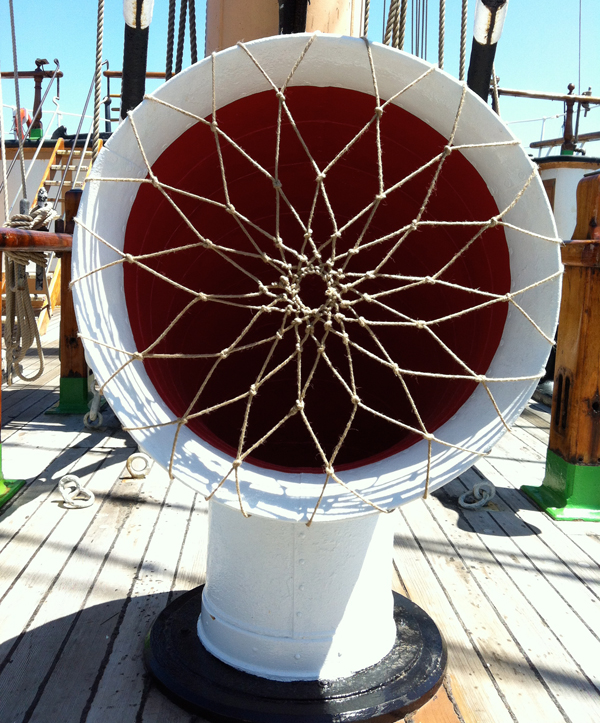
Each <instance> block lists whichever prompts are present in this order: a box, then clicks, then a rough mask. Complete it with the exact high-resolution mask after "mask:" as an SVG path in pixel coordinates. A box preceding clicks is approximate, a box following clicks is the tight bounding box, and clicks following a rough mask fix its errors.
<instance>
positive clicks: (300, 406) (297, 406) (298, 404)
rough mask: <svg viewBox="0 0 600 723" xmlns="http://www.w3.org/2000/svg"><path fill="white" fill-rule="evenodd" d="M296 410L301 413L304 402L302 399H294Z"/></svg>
mask: <svg viewBox="0 0 600 723" xmlns="http://www.w3.org/2000/svg"><path fill="white" fill-rule="evenodd" d="M296 409H297V410H298V411H299V412H301V411H302V410H303V409H304V402H303V401H302V399H296Z"/></svg>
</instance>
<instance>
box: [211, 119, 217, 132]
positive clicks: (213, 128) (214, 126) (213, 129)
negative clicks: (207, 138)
mask: <svg viewBox="0 0 600 723" xmlns="http://www.w3.org/2000/svg"><path fill="white" fill-rule="evenodd" d="M218 127H219V124H218V123H217V121H216V120H214V121H212V122H211V124H210V129H211V131H212V132H213V133H216V132H217V129H218Z"/></svg>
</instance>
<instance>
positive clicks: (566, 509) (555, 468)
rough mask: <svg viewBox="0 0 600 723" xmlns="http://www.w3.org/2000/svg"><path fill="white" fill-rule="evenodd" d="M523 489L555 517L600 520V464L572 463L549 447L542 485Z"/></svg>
mask: <svg viewBox="0 0 600 723" xmlns="http://www.w3.org/2000/svg"><path fill="white" fill-rule="evenodd" d="M521 490H522V491H523V492H524V493H525V494H526V495H527V496H528V497H529V498H531V499H532V500H533V501H534V502H535V504H536V505H537V506H538V507H540V508H541V509H542V510H544V512H547V513H548V514H549V515H550V517H553V518H554V519H555V520H586V521H588V522H600V465H583V464H582V465H579V464H571V463H570V462H566V461H565V460H564V459H563V458H562V457H559V456H558V455H557V454H555V453H554V452H552V450H550V449H549V450H548V454H547V456H546V476H545V477H544V481H543V482H542V485H541V486H540V487H533V486H531V485H523V486H522V487H521Z"/></svg>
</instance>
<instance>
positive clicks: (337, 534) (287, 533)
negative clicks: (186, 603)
mask: <svg viewBox="0 0 600 723" xmlns="http://www.w3.org/2000/svg"><path fill="white" fill-rule="evenodd" d="M209 515H210V518H209V548H208V567H207V582H206V587H205V588H204V594H203V598H202V614H201V616H200V619H199V621H198V634H199V636H200V639H201V641H202V643H203V645H204V647H205V648H206V649H207V650H208V651H209V652H211V653H212V654H213V655H215V656H216V657H217V658H219V659H221V660H222V661H224V662H225V663H227V664H229V665H231V666H233V667H235V668H238V669H240V670H243V671H246V672H248V673H252V674H253V675H259V676H262V677H264V678H271V679H274V680H284V681H289V680H317V679H326V680H335V679H338V678H343V677H347V676H349V675H352V674H353V673H355V672H356V671H358V670H362V669H364V668H367V667H369V666H370V665H374V664H375V663H377V662H379V661H380V660H381V658H383V657H384V656H385V655H386V654H387V653H388V652H389V651H390V650H391V648H392V645H393V644H394V640H395V637H396V627H395V623H394V619H393V598H392V591H391V571H392V568H391V564H390V563H391V552H392V520H391V519H390V516H389V515H384V514H379V513H375V514H371V515H367V516H364V517H354V518H349V519H343V520H335V519H332V520H330V521H327V522H314V523H313V524H312V525H311V526H310V527H307V526H306V525H305V524H304V523H301V522H298V523H294V522H285V521H281V520H272V519H266V518H261V517H258V516H257V515H253V516H252V517H250V518H244V517H243V516H242V514H241V513H240V511H239V510H235V509H231V508H229V507H227V506H225V505H223V504H221V503H219V502H215V501H211V503H210V512H209Z"/></svg>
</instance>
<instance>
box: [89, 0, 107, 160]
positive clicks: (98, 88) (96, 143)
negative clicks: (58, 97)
mask: <svg viewBox="0 0 600 723" xmlns="http://www.w3.org/2000/svg"><path fill="white" fill-rule="evenodd" d="M103 38H104V0H98V24H97V28H96V70H95V75H94V121H93V130H92V163H93V162H94V161H95V160H96V158H97V156H98V153H100V96H101V93H102V42H103Z"/></svg>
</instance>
